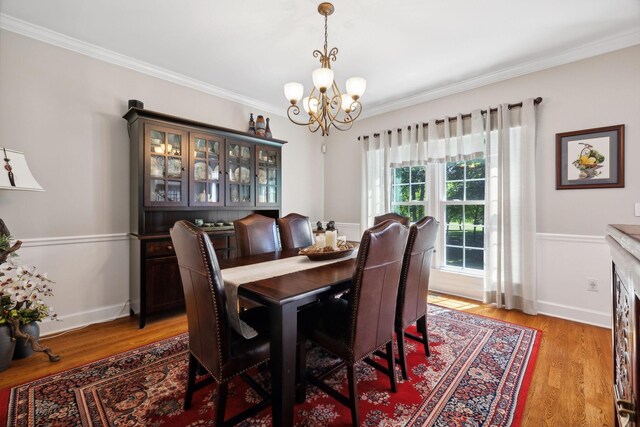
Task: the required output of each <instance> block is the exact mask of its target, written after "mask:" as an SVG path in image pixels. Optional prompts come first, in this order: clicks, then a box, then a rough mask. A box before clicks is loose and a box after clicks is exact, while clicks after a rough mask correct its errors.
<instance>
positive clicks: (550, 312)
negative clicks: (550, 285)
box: [538, 300, 611, 329]
mask: <svg viewBox="0 0 640 427" xmlns="http://www.w3.org/2000/svg"><path fill="white" fill-rule="evenodd" d="M538 314H544V315H547V316H551V317H558V318H560V319H565V320H571V321H573V322H578V323H586V324H587V325H593V326H599V327H601V328H607V329H611V314H610V313H604V312H601V311H595V310H587V309H584V308H579V307H572V306H568V305H563V304H557V303H554V302H549V301H540V300H538Z"/></svg>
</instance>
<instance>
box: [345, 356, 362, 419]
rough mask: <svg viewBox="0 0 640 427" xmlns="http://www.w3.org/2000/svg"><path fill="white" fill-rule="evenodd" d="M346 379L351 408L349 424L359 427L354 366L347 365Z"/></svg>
mask: <svg viewBox="0 0 640 427" xmlns="http://www.w3.org/2000/svg"><path fill="white" fill-rule="evenodd" d="M347 378H348V379H349V406H350V408H351V422H352V423H353V425H354V426H359V425H360V413H359V411H358V386H357V383H356V369H355V366H354V365H347Z"/></svg>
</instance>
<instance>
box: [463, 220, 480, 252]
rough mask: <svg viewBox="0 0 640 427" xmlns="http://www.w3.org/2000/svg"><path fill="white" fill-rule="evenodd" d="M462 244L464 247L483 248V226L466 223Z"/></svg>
mask: <svg viewBox="0 0 640 427" xmlns="http://www.w3.org/2000/svg"><path fill="white" fill-rule="evenodd" d="M464 238H465V241H464V244H465V246H466V247H473V248H483V247H484V227H482V226H479V225H471V224H467V226H466V230H465V233H464Z"/></svg>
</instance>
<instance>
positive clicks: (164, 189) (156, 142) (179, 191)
mask: <svg viewBox="0 0 640 427" xmlns="http://www.w3.org/2000/svg"><path fill="white" fill-rule="evenodd" d="M185 145H186V137H185V133H184V132H183V131H180V130H177V129H171V128H165V127H160V126H154V125H152V124H146V125H145V144H144V147H145V148H144V151H145V170H144V204H145V206H186V205H187V200H186V197H185V195H186V189H187V180H186V177H185V176H184V171H185V169H186V165H187V160H186V159H187V157H186V153H185V151H184V148H186V147H185Z"/></svg>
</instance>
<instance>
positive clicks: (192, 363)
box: [183, 353, 200, 411]
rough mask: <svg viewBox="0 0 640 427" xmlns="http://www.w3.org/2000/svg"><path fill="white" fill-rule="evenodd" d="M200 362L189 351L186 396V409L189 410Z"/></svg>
mask: <svg viewBox="0 0 640 427" xmlns="http://www.w3.org/2000/svg"><path fill="white" fill-rule="evenodd" d="M199 366H200V363H198V360H197V359H196V358H195V357H193V355H192V354H191V353H189V373H188V374H187V375H188V377H187V391H186V392H185V396H184V405H183V407H184V410H185V411H187V410H189V408H191V399H192V398H193V392H194V391H195V390H194V389H195V384H196V372H197V371H198V367H199Z"/></svg>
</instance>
